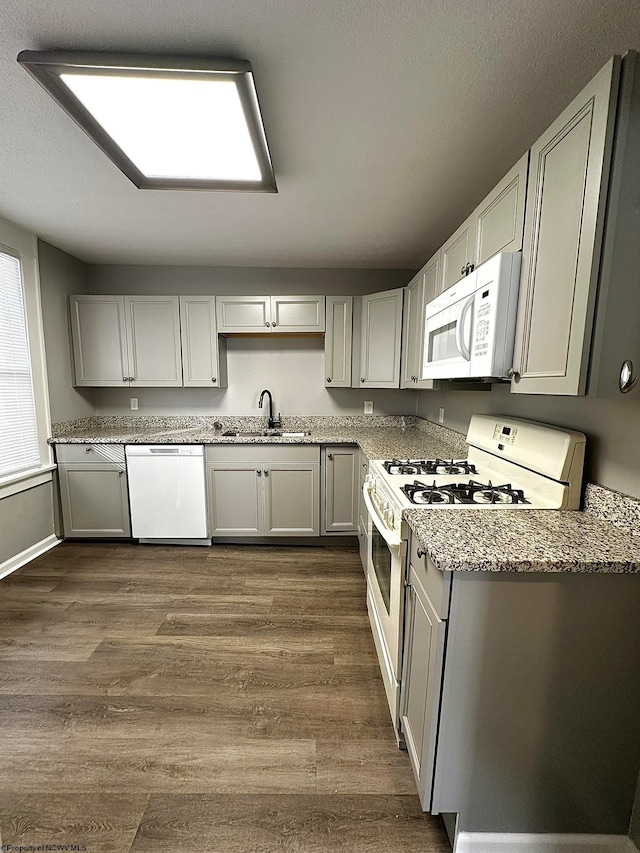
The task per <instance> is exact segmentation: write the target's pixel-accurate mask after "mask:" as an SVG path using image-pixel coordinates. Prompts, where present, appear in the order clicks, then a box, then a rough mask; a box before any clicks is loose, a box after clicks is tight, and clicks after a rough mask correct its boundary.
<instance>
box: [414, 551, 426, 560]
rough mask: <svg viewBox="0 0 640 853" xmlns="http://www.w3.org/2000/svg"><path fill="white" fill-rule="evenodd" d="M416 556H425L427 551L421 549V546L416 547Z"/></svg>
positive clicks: (420, 557) (419, 557)
mask: <svg viewBox="0 0 640 853" xmlns="http://www.w3.org/2000/svg"><path fill="white" fill-rule="evenodd" d="M416 556H417V558H418V559H419V560H421V559H422V558H423V557H426V556H427V552H426V551H423V550H422V548H418V550H417V551H416Z"/></svg>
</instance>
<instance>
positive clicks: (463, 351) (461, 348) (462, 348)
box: [456, 293, 476, 361]
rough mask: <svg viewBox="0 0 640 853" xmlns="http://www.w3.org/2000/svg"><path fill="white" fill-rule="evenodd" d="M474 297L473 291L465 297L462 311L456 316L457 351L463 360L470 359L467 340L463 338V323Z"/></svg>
mask: <svg viewBox="0 0 640 853" xmlns="http://www.w3.org/2000/svg"><path fill="white" fill-rule="evenodd" d="M475 298H476V295H475V293H474V294H472V295H471V296H470V297H469V298H468V299H467V301H466V302H465V303H464V305H463V306H462V311H460V317H459V318H458V322H457V323H456V346H457V347H458V352H459V353H460V355H461V356H462V357H463V358H464V360H465V361H471V350H470V348H469V347H468V346H467V342H466V341H465V339H464V324H465V320H466V319H467V314H468V313H469V311H471V309H472V308H473V303H474V302H475ZM469 343H471V342H469Z"/></svg>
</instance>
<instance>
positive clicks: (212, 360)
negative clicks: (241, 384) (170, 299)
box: [180, 296, 227, 388]
mask: <svg viewBox="0 0 640 853" xmlns="http://www.w3.org/2000/svg"><path fill="white" fill-rule="evenodd" d="M180 333H181V334H180V338H181V345H182V384H183V385H184V386H190V387H204V388H212V387H216V388H226V385H227V371H226V352H225V350H224V347H223V348H222V352H221V351H220V349H221V348H220V346H219V340H220V339H219V338H218V328H217V325H216V298H215V296H181V297H180ZM222 340H224V339H222Z"/></svg>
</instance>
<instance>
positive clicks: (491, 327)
mask: <svg viewBox="0 0 640 853" xmlns="http://www.w3.org/2000/svg"><path fill="white" fill-rule="evenodd" d="M520 260H521V253H520V252H502V253H501V254H499V255H495V256H494V257H493V258H491V259H490V260H488V261H486V262H485V263H484V264H482V265H481V266H479V267H478V268H477V269H476V270H474V271H473V272H472V273H471V274H470V275H468V276H467V277H466V278H463V279H461V280H460V281H459V282H458V283H457V284H454V286H453V287H450V288H449V289H448V290H445V292H444V293H442V294H441V295H440V296H438V297H437V298H436V299H434V300H433V301H432V302H430V303H429V304H428V305H427V307H426V309H425V326H424V347H423V362H422V375H421V378H422V379H485V378H496V379H498V378H503V377H506V375H507V371H508V370H509V368H510V367H511V362H512V358H513V342H514V336H515V326H516V310H517V307H518V288H519V285H520Z"/></svg>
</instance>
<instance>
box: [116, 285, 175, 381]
mask: <svg viewBox="0 0 640 853" xmlns="http://www.w3.org/2000/svg"><path fill="white" fill-rule="evenodd" d="M178 303H179V301H178V297H177V296H125V297H124V308H125V316H126V329H127V348H128V350H129V376H130V380H131V381H130V384H131V386H132V387H139V386H141V387H153V386H161V387H167V386H179V385H182V365H181V354H180V314H179V307H178Z"/></svg>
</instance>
